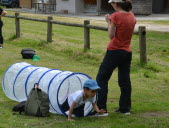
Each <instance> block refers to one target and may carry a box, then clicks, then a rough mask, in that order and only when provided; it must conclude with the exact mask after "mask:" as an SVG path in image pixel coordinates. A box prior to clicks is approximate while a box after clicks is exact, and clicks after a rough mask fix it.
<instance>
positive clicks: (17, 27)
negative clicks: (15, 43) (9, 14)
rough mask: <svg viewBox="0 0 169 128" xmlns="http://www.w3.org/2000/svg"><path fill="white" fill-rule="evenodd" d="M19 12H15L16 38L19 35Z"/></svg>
mask: <svg viewBox="0 0 169 128" xmlns="http://www.w3.org/2000/svg"><path fill="white" fill-rule="evenodd" d="M18 16H19V13H15V27H16V38H18V37H20V35H21V32H20V19H19V18H18Z"/></svg>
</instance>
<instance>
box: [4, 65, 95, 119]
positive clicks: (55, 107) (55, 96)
mask: <svg viewBox="0 0 169 128" xmlns="http://www.w3.org/2000/svg"><path fill="white" fill-rule="evenodd" d="M88 79H91V78H90V77H89V76H88V75H86V74H83V73H73V72H70V71H60V70H58V69H49V68H46V67H37V66H34V65H31V64H28V63H25V62H19V63H15V64H13V65H11V66H10V67H9V68H8V69H7V70H6V72H5V73H4V75H3V78H2V88H3V91H4V93H5V94H6V96H7V97H8V98H10V99H11V100H14V101H18V102H21V101H25V100H27V97H28V95H29V92H30V90H31V89H32V88H33V86H34V84H35V83H38V84H39V86H40V88H41V89H42V90H43V91H44V92H46V93H47V94H48V96H49V100H50V112H51V113H55V114H61V115H65V116H66V114H65V112H63V110H62V108H61V107H60V104H62V103H63V102H64V101H65V100H66V99H67V97H68V96H69V95H70V94H72V93H73V92H75V91H77V90H81V89H83V83H84V82H85V81H86V80H88ZM91 110H92V104H91V103H86V104H85V108H84V116H87V114H89V112H90V111H91Z"/></svg>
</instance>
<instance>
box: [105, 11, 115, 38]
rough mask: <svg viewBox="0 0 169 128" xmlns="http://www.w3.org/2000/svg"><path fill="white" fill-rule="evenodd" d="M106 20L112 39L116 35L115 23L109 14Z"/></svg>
mask: <svg viewBox="0 0 169 128" xmlns="http://www.w3.org/2000/svg"><path fill="white" fill-rule="evenodd" d="M105 19H106V22H107V24H108V36H109V38H110V39H112V38H113V37H114V33H115V27H116V26H115V24H114V23H113V22H112V21H111V16H110V15H109V14H106V15H105Z"/></svg>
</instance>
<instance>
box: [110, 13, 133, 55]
mask: <svg viewBox="0 0 169 128" xmlns="http://www.w3.org/2000/svg"><path fill="white" fill-rule="evenodd" d="M111 21H112V22H114V24H115V26H116V30H115V35H114V37H113V38H112V39H111V41H110V43H109V44H108V46H107V50H119V49H123V50H126V51H128V52H130V51H131V48H130V42H131V38H132V34H133V31H134V27H135V24H136V18H135V17H134V14H133V13H132V12H129V13H121V12H115V13H113V14H112V16H111Z"/></svg>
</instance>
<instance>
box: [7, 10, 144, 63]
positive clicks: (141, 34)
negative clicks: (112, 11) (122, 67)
mask: <svg viewBox="0 0 169 128" xmlns="http://www.w3.org/2000/svg"><path fill="white" fill-rule="evenodd" d="M5 17H8V18H15V25H16V37H17V38H18V37H20V36H21V34H20V33H21V32H20V30H21V29H20V19H23V20H30V21H37V22H46V23H47V26H48V27H47V42H52V24H58V25H65V26H72V27H81V28H84V49H90V29H95V30H101V31H108V28H106V27H101V26H94V25H90V21H89V20H84V24H77V23H68V22H60V21H54V20H53V17H51V16H49V17H48V18H47V20H46V19H37V18H29V17H23V16H19V13H15V16H11V15H6V16H5ZM133 34H134V35H139V46H140V50H141V51H140V63H141V64H146V63H147V57H146V56H147V55H146V28H145V26H139V30H138V31H134V32H133Z"/></svg>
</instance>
